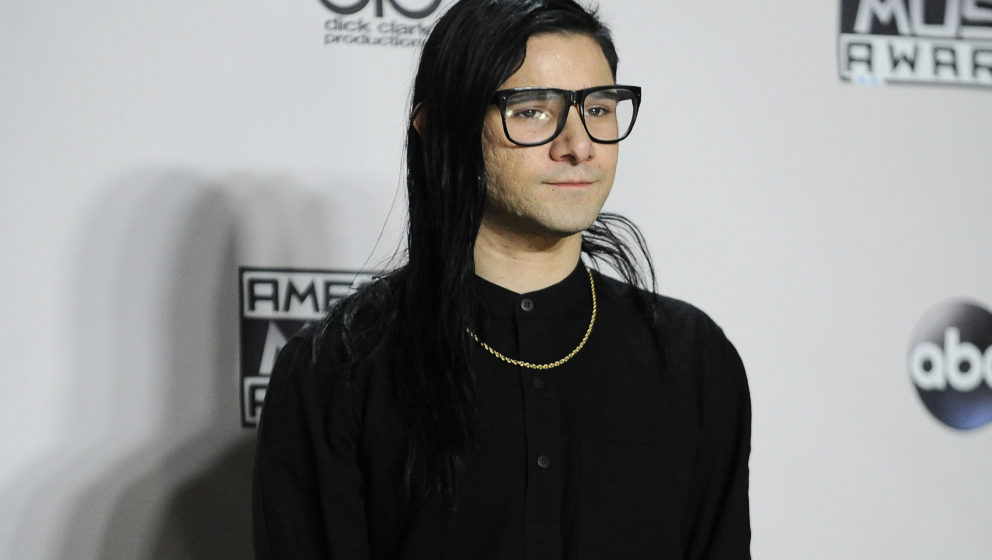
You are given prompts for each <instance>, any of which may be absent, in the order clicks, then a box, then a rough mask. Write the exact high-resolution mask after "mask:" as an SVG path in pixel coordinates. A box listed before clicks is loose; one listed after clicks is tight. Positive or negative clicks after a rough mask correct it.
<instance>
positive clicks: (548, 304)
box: [475, 259, 592, 317]
mask: <svg viewBox="0 0 992 560" xmlns="http://www.w3.org/2000/svg"><path fill="white" fill-rule="evenodd" d="M475 289H476V293H477V294H478V296H479V300H480V302H481V303H482V306H483V308H484V309H485V311H486V313H488V314H490V315H495V316H504V317H505V316H512V315H515V314H517V313H519V312H520V311H521V310H523V309H525V307H529V308H530V310H529V311H527V314H528V315H532V316H545V315H549V314H555V313H559V312H562V311H566V310H569V309H573V308H575V307H583V308H590V307H591V305H592V303H591V302H592V299H591V296H590V292H589V275H588V274H587V273H586V267H585V265H584V264H583V263H582V260H581V259H580V260H579V262H578V263H577V264H576V265H575V268H574V269H572V272H570V273H569V274H568V276H566V277H565V279H564V280H562V281H561V282H558V283H557V284H553V285H551V286H548V287H547V288H542V289H540V290H537V291H533V292H528V293H525V294H518V293H516V292H514V291H512V290H508V289H506V288H504V287H502V286H498V285H496V284H493V283H492V282H489V281H488V280H484V279H482V278H480V277H478V276H476V277H475ZM524 300H529V302H530V303H526V302H525V301H524Z"/></svg>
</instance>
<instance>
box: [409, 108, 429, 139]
mask: <svg viewBox="0 0 992 560" xmlns="http://www.w3.org/2000/svg"><path fill="white" fill-rule="evenodd" d="M426 122H427V109H425V108H424V102H423V101H421V102H420V103H417V106H416V107H414V108H413V121H412V122H411V123H410V124H411V125H412V126H413V128H414V130H416V131H417V134H419V135H420V137H421V138H423V137H424V124H425V123H426Z"/></svg>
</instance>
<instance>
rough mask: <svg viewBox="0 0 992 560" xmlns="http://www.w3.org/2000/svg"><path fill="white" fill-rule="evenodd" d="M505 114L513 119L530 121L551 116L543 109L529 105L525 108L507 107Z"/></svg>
mask: <svg viewBox="0 0 992 560" xmlns="http://www.w3.org/2000/svg"><path fill="white" fill-rule="evenodd" d="M506 116H508V117H512V118H515V119H522V120H532V121H538V120H540V121H543V120H547V119H549V118H551V115H549V114H548V113H547V111H544V110H543V109H538V108H536V107H530V108H525V109H507V111H506Z"/></svg>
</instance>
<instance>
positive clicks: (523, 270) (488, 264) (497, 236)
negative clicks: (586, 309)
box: [475, 221, 582, 294]
mask: <svg viewBox="0 0 992 560" xmlns="http://www.w3.org/2000/svg"><path fill="white" fill-rule="evenodd" d="M581 252H582V234H581V233H575V234H572V235H569V236H567V237H549V236H542V235H527V234H520V233H515V232H509V231H506V230H500V229H497V228H494V227H492V225H491V224H486V223H485V221H483V223H482V225H481V226H480V227H479V234H478V236H476V238H475V273H476V274H477V275H478V276H480V277H481V278H483V279H484V280H487V281H489V282H492V283H493V284H496V285H497V286H502V287H504V288H506V289H508V290H511V291H514V292H516V293H518V294H523V293H527V292H533V291H535V290H540V289H542V288H547V287H548V286H551V285H553V284H557V283H558V282H561V281H562V280H564V279H565V277H566V276H568V275H569V274H570V273H571V272H572V270H574V269H575V265H576V264H577V263H578V262H579V255H580V253H581Z"/></svg>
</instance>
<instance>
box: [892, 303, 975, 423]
mask: <svg viewBox="0 0 992 560" xmlns="http://www.w3.org/2000/svg"><path fill="white" fill-rule="evenodd" d="M908 366H909V376H910V378H911V379H912V381H913V384H914V385H915V386H916V390H917V391H918V392H919V395H920V399H921V400H922V401H923V404H924V406H926V407H927V410H929V411H930V413H931V414H933V415H934V417H936V418H937V419H938V420H940V421H941V422H943V423H944V424H946V425H948V426H950V427H952V428H956V429H959V430H971V429H974V428H978V427H981V426H984V425H985V424H988V423H989V422H992V313H990V312H989V311H987V310H986V309H984V308H982V307H980V306H978V305H975V304H973V303H969V302H966V301H961V300H951V301H946V302H944V303H941V304H939V305H937V306H935V307H933V308H932V309H930V310H929V311H927V313H926V314H925V315H924V316H923V318H922V319H921V320H920V322H919V323H918V324H917V325H916V329H915V330H914V331H913V336H912V341H911V342H910V348H909V364H908Z"/></svg>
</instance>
